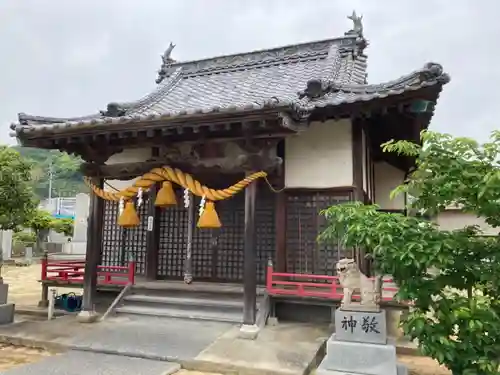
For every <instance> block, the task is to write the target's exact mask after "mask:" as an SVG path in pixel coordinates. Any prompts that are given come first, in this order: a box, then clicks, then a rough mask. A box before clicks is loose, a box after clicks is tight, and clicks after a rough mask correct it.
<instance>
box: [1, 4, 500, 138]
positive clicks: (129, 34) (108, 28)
mask: <svg viewBox="0 0 500 375" xmlns="http://www.w3.org/2000/svg"><path fill="white" fill-rule="evenodd" d="M353 9H356V11H357V12H358V14H363V16H364V17H363V23H364V30H365V36H366V37H367V39H368V40H369V41H370V46H369V47H368V49H367V50H366V52H367V54H368V80H369V82H370V83H378V82H381V81H386V80H391V79H395V78H397V77H399V76H400V75H403V74H407V73H409V72H411V71H413V70H415V69H417V68H420V67H421V66H423V64H424V63H426V62H428V61H435V62H438V63H441V64H442V65H443V66H444V68H445V70H446V71H447V72H448V73H450V75H451V77H452V80H451V83H450V84H448V85H447V86H446V87H445V89H444V91H443V93H442V94H441V97H440V100H439V103H438V105H437V111H436V115H435V116H434V118H433V122H432V125H431V127H432V129H434V130H438V131H444V132H450V133H452V134H454V135H465V136H471V137H475V138H477V139H479V140H485V138H486V137H487V136H488V134H489V132H490V131H491V130H493V129H494V128H495V127H496V126H497V119H496V117H497V113H498V112H497V110H498V107H500V94H499V92H500V91H499V88H500V69H499V68H498V61H499V60H500V48H499V46H500V1H498V0H476V1H473V0H439V1H438V0H420V1H415V0H384V1H374V0H349V1H347V0H342V1H340V0H307V1H304V0H85V1H83V0H70V1H68V0H0V48H1V52H0V67H1V70H0V124H1V128H0V129H1V130H0V143H13V142H14V140H13V139H11V138H9V135H8V134H9V124H10V123H11V122H13V121H16V120H17V113H18V112H26V113H29V114H36V115H45V116H79V115H85V114H89V113H94V112H96V111H98V110H100V109H104V108H105V107H106V104H107V103H108V102H111V101H127V100H134V99H138V98H140V97H141V96H143V95H144V94H146V93H148V91H150V90H152V89H153V88H154V86H155V83H154V80H155V78H156V72H157V70H158V68H159V67H160V64H161V59H160V55H161V54H162V53H163V51H164V50H165V48H166V47H167V46H168V44H169V42H170V41H173V42H174V43H175V44H176V45H177V46H176V48H175V49H174V52H173V54H172V57H173V58H175V59H176V60H186V59H198V58H203V57H210V56H215V55H220V54H229V53H237V52H245V51H249V50H254V49H263V48H270V47H276V46H280V45H286V44H293V43H297V42H307V41H313V40H320V39H327V38H331V37H337V36H341V35H342V34H343V33H344V32H345V31H347V30H348V29H349V28H350V27H351V25H352V23H351V22H350V21H349V20H347V19H346V16H347V15H349V14H350V13H351V12H352V10H353Z"/></svg>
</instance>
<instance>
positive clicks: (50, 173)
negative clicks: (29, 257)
mask: <svg viewBox="0 0 500 375" xmlns="http://www.w3.org/2000/svg"><path fill="white" fill-rule="evenodd" d="M53 167H54V164H53V163H52V158H50V161H49V195H48V197H47V199H48V203H49V204H48V206H49V208H50V211H51V214H53V212H52V211H53V208H52V178H53V177H54V170H53ZM47 241H50V231H49V234H48V235H47Z"/></svg>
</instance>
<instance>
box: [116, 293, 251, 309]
mask: <svg viewBox="0 0 500 375" xmlns="http://www.w3.org/2000/svg"><path fill="white" fill-rule="evenodd" d="M123 304H124V305H125V306H127V305H129V304H132V305H134V306H146V307H155V308H160V307H168V308H174V309H178V310H204V311H206V310H210V311H234V312H238V313H241V312H242V311H243V301H241V300H236V299H233V300H231V299H219V298H212V299H207V298H193V297H179V296H158V295H148V294H131V295H128V296H125V297H124V299H123Z"/></svg>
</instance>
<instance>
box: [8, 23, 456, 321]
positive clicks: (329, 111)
mask: <svg viewBox="0 0 500 375" xmlns="http://www.w3.org/2000/svg"><path fill="white" fill-rule="evenodd" d="M349 18H350V19H351V20H352V21H353V23H354V26H353V28H352V29H351V30H349V31H347V32H346V33H345V34H344V35H342V36H340V37H335V38H330V39H325V40H320V41H313V42H308V43H301V44H294V45H288V46H283V47H276V48H269V49H263V50H258V51H251V52H242V53H236V54H232V55H226V56H216V57H212V58H206V59H202V60H191V61H177V60H176V58H175V55H176V53H175V52H176V50H178V49H182V48H183V46H182V45H179V46H175V45H174V44H170V46H169V48H168V49H167V51H166V52H165V53H164V55H163V57H162V63H161V67H160V69H159V72H158V75H157V77H154V76H152V77H151V80H153V81H155V82H156V87H155V88H154V89H153V91H152V92H151V93H149V94H148V95H146V96H144V97H142V98H141V99H138V100H132V101H128V102H111V103H109V104H107V106H106V105H103V107H105V109H103V110H101V111H98V112H97V113H94V114H90V115H85V116H77V115H78V114H75V117H71V118H60V117H44V116H37V115H29V114H26V113H20V114H19V118H18V122H17V123H15V124H13V125H12V126H11V128H12V130H13V136H15V137H16V138H17V140H18V142H19V144H20V145H22V146H25V147H36V148H43V149H49V150H60V151H64V152H67V153H69V154H73V155H77V156H79V157H81V158H82V159H83V161H84V162H83V163H82V166H81V170H82V172H83V174H84V175H85V176H86V177H87V178H88V182H89V185H90V186H91V187H92V192H91V204H90V206H91V208H90V216H89V221H88V236H87V251H86V262H87V263H86V271H85V280H84V282H83V286H84V295H85V298H84V309H91V308H92V295H93V291H94V290H95V288H96V283H97V281H96V277H97V276H96V273H97V272H96V269H97V267H98V266H99V265H103V266H120V265H126V264H127V263H128V261H129V259H133V260H134V261H135V274H136V280H147V281H155V282H156V283H157V284H158V283H161V282H164V283H175V282H177V283H184V282H185V283H187V284H190V283H191V282H192V284H190V286H195V285H196V284H197V283H198V284H200V283H204V284H207V285H208V284H209V283H215V285H222V284H223V283H224V284H226V283H227V284H231V285H240V287H241V289H242V296H243V300H244V310H243V315H242V322H243V323H244V324H249V325H251V324H255V319H256V312H255V311H256V299H258V293H257V292H256V291H257V290H258V289H259V287H260V286H261V285H262V286H263V285H265V281H266V266H267V264H268V261H269V260H271V261H272V262H273V264H274V267H275V269H276V270H277V271H280V272H286V273H293V274H301V273H302V274H318V275H333V274H334V270H335V263H336V262H337V261H338V260H339V259H341V258H343V257H351V256H352V257H355V258H356V259H357V261H358V263H359V265H360V267H361V269H362V270H365V271H366V272H369V270H368V269H367V267H368V265H367V263H366V261H365V259H364V257H363V254H362V251H361V250H356V251H354V250H352V249H345V248H343V247H342V246H341V244H329V245H326V244H321V243H318V242H317V236H318V234H319V233H320V232H321V230H322V228H323V227H324V221H323V218H322V217H320V215H319V214H318V213H319V211H320V210H322V209H325V208H327V207H329V206H331V205H334V204H339V203H343V202H349V201H361V202H365V203H376V204H378V205H380V207H381V209H383V210H387V211H402V210H404V209H405V197H403V196H398V197H396V198H395V199H392V200H391V199H390V192H391V191H392V189H393V188H395V187H396V186H397V185H399V184H401V183H402V182H403V180H404V179H405V176H406V175H407V173H408V172H409V170H410V168H412V166H413V165H414V160H412V159H411V158H408V157H404V156H397V155H394V154H389V153H384V152H382V150H381V147H380V145H381V144H382V143H384V142H386V141H389V140H391V139H396V140H412V141H419V134H420V132H421V131H422V130H424V129H426V128H427V127H428V125H429V122H430V120H431V118H432V115H433V112H434V108H435V105H436V102H437V100H438V97H439V94H440V92H441V90H442V88H443V85H444V84H446V83H447V82H448V81H449V76H448V75H447V74H446V73H445V72H444V71H443V68H442V66H441V65H439V64H437V63H434V62H428V63H424V62H422V65H417V66H416V67H415V68H416V70H415V71H413V72H410V73H408V74H406V75H403V76H400V77H394V79H393V80H390V81H387V82H379V83H368V80H367V53H366V50H367V46H368V41H367V39H366V38H365V36H364V34H363V27H362V24H361V18H359V17H356V16H355V14H354V15H353V16H351V17H349ZM174 47H175V48H174ZM110 99H116V98H110ZM164 167H166V168H164ZM141 176H143V177H144V178H143V179H142V180H141V179H139V178H140V177H141ZM246 176H250V177H251V179H253V181H250V180H245V177H246ZM242 180H243V182H242V183H241V184H238V182H239V181H242ZM137 181H140V182H139V183H138V185H140V186H137V185H136V186H133V185H134V183H137ZM234 184H237V185H236V186H235V187H234V188H232V189H228V187H230V186H232V185H234ZM243 185H245V186H243ZM132 186H133V187H132ZM204 186H205V187H204ZM129 187H131V188H130V189H128V190H126V189H127V188H129ZM162 189H164V191H163V192H162V193H160V191H162ZM124 190H125V193H123V194H121V195H120V192H119V191H124ZM170 190H173V192H174V193H173V194H175V197H176V203H177V204H175V202H170V203H166V204H159V203H158V199H159V198H158V197H159V196H160V194H167V195H168V194H170V193H171V191H170ZM169 191H170V192H169ZM162 199H163V198H162ZM168 199H171V197H170V198H168V197H167V200H168ZM155 203H157V204H155ZM200 208H201V210H200ZM125 212H127V215H129V214H130V215H132V216H131V217H132V219H130V218H127V219H125V218H123V219H120V215H121V214H122V215H123V214H124V213H125ZM200 212H201V214H202V215H203V214H206V215H207V216H206V217H205V219H203V220H201V219H200V218H199V216H200ZM135 213H137V215H138V218H139V222H135V220H136V219H135V218H136V216H134V215H135ZM209 215H210V216H209ZM120 220H123V221H122V222H121V224H122V226H120V225H118V222H119V221H120ZM127 220H128V221H127ZM130 220H131V221H130ZM197 224H198V225H197ZM176 280H178V281H176Z"/></svg>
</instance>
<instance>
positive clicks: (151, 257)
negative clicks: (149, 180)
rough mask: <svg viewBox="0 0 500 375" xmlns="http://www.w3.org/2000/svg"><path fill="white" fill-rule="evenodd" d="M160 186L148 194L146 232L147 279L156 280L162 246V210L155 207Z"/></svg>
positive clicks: (156, 186)
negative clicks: (160, 247) (159, 252)
mask: <svg viewBox="0 0 500 375" xmlns="http://www.w3.org/2000/svg"><path fill="white" fill-rule="evenodd" d="M158 190H159V184H155V185H154V186H153V187H152V188H151V189H150V190H149V194H148V198H147V199H148V223H147V228H146V229H147V232H146V279H147V280H156V278H157V276H158V250H159V246H160V225H159V224H160V223H159V222H160V215H161V209H160V208H159V207H157V206H155V200H156V194H157V193H158Z"/></svg>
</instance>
